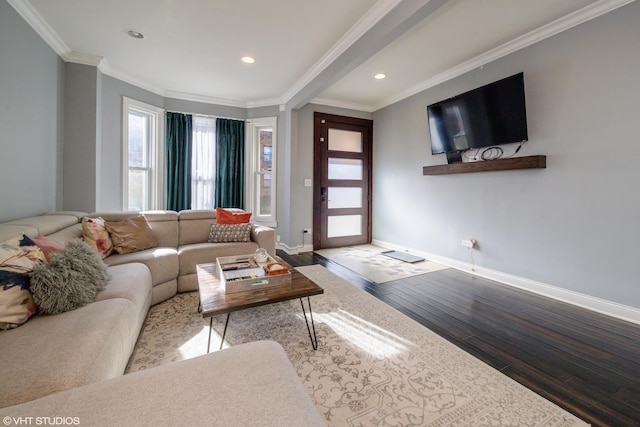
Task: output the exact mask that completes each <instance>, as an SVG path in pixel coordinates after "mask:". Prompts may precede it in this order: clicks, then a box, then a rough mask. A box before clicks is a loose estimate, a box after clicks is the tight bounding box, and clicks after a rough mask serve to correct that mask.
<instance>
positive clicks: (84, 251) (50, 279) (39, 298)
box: [31, 240, 109, 314]
mask: <svg viewBox="0 0 640 427" xmlns="http://www.w3.org/2000/svg"><path fill="white" fill-rule="evenodd" d="M108 281H109V275H108V273H107V266H106V265H105V264H104V263H103V262H102V259H101V258H100V255H98V254H97V253H96V252H95V251H94V250H93V249H91V248H90V247H89V245H88V244H86V243H85V242H83V241H82V240H74V241H71V242H69V243H68V244H67V246H65V247H64V248H63V249H61V250H59V251H56V252H55V253H54V254H53V255H52V256H51V261H50V262H48V263H40V264H39V265H36V266H34V268H33V271H32V272H31V293H32V294H33V298H34V300H35V302H36V304H37V305H38V307H39V309H40V312H41V313H47V314H58V313H63V312H65V311H70V310H75V309H76V308H78V307H82V306H83V305H87V304H89V303H91V302H93V300H94V299H95V297H96V294H97V293H98V292H99V291H101V290H103V289H104V288H105V287H106V285H107V282H108Z"/></svg>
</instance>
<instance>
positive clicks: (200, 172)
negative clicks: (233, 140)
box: [191, 116, 216, 209]
mask: <svg viewBox="0 0 640 427" xmlns="http://www.w3.org/2000/svg"><path fill="white" fill-rule="evenodd" d="M215 187H216V119H215V117H202V116H194V117H193V147H192V154H191V209H213V204H214V201H215Z"/></svg>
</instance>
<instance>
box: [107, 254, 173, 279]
mask: <svg viewBox="0 0 640 427" xmlns="http://www.w3.org/2000/svg"><path fill="white" fill-rule="evenodd" d="M104 262H105V263H106V264H107V265H121V264H126V263H130V262H140V263H142V264H144V265H146V266H147V267H148V268H149V270H150V271H151V280H152V283H153V285H154V286H155V285H158V284H160V283H165V282H168V281H170V280H175V278H176V277H178V271H179V269H178V251H177V250H176V249H175V248H162V247H158V248H151V249H145V250H144V251H139V252H132V253H130V254H122V255H120V254H113V255H111V256H109V257H107V258H105V259H104Z"/></svg>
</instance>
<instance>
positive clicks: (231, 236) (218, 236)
mask: <svg viewBox="0 0 640 427" xmlns="http://www.w3.org/2000/svg"><path fill="white" fill-rule="evenodd" d="M250 240H251V224H211V231H210V232H209V243H227V242H248V241H250Z"/></svg>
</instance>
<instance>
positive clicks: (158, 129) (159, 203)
mask: <svg viewBox="0 0 640 427" xmlns="http://www.w3.org/2000/svg"><path fill="white" fill-rule="evenodd" d="M130 110H134V111H139V112H141V113H144V114H149V115H150V116H151V121H152V123H151V131H152V133H153V134H152V135H151V141H152V144H151V147H150V149H151V153H150V158H149V166H150V168H151V174H150V177H149V180H150V184H151V188H150V200H149V203H150V206H149V209H150V210H153V209H164V206H165V194H164V193H165V192H164V191H163V189H164V188H166V183H165V174H164V169H165V165H164V163H165V159H164V158H165V156H164V150H163V147H164V145H165V144H164V135H165V118H164V117H165V116H164V112H165V111H164V109H162V108H159V107H156V106H154V105H150V104H146V103H144V102H141V101H137V100H135V99H131V98H127V97H124V96H123V97H122V207H123V209H125V210H126V208H128V204H129V111H130ZM154 141H155V143H153V142H154Z"/></svg>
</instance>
